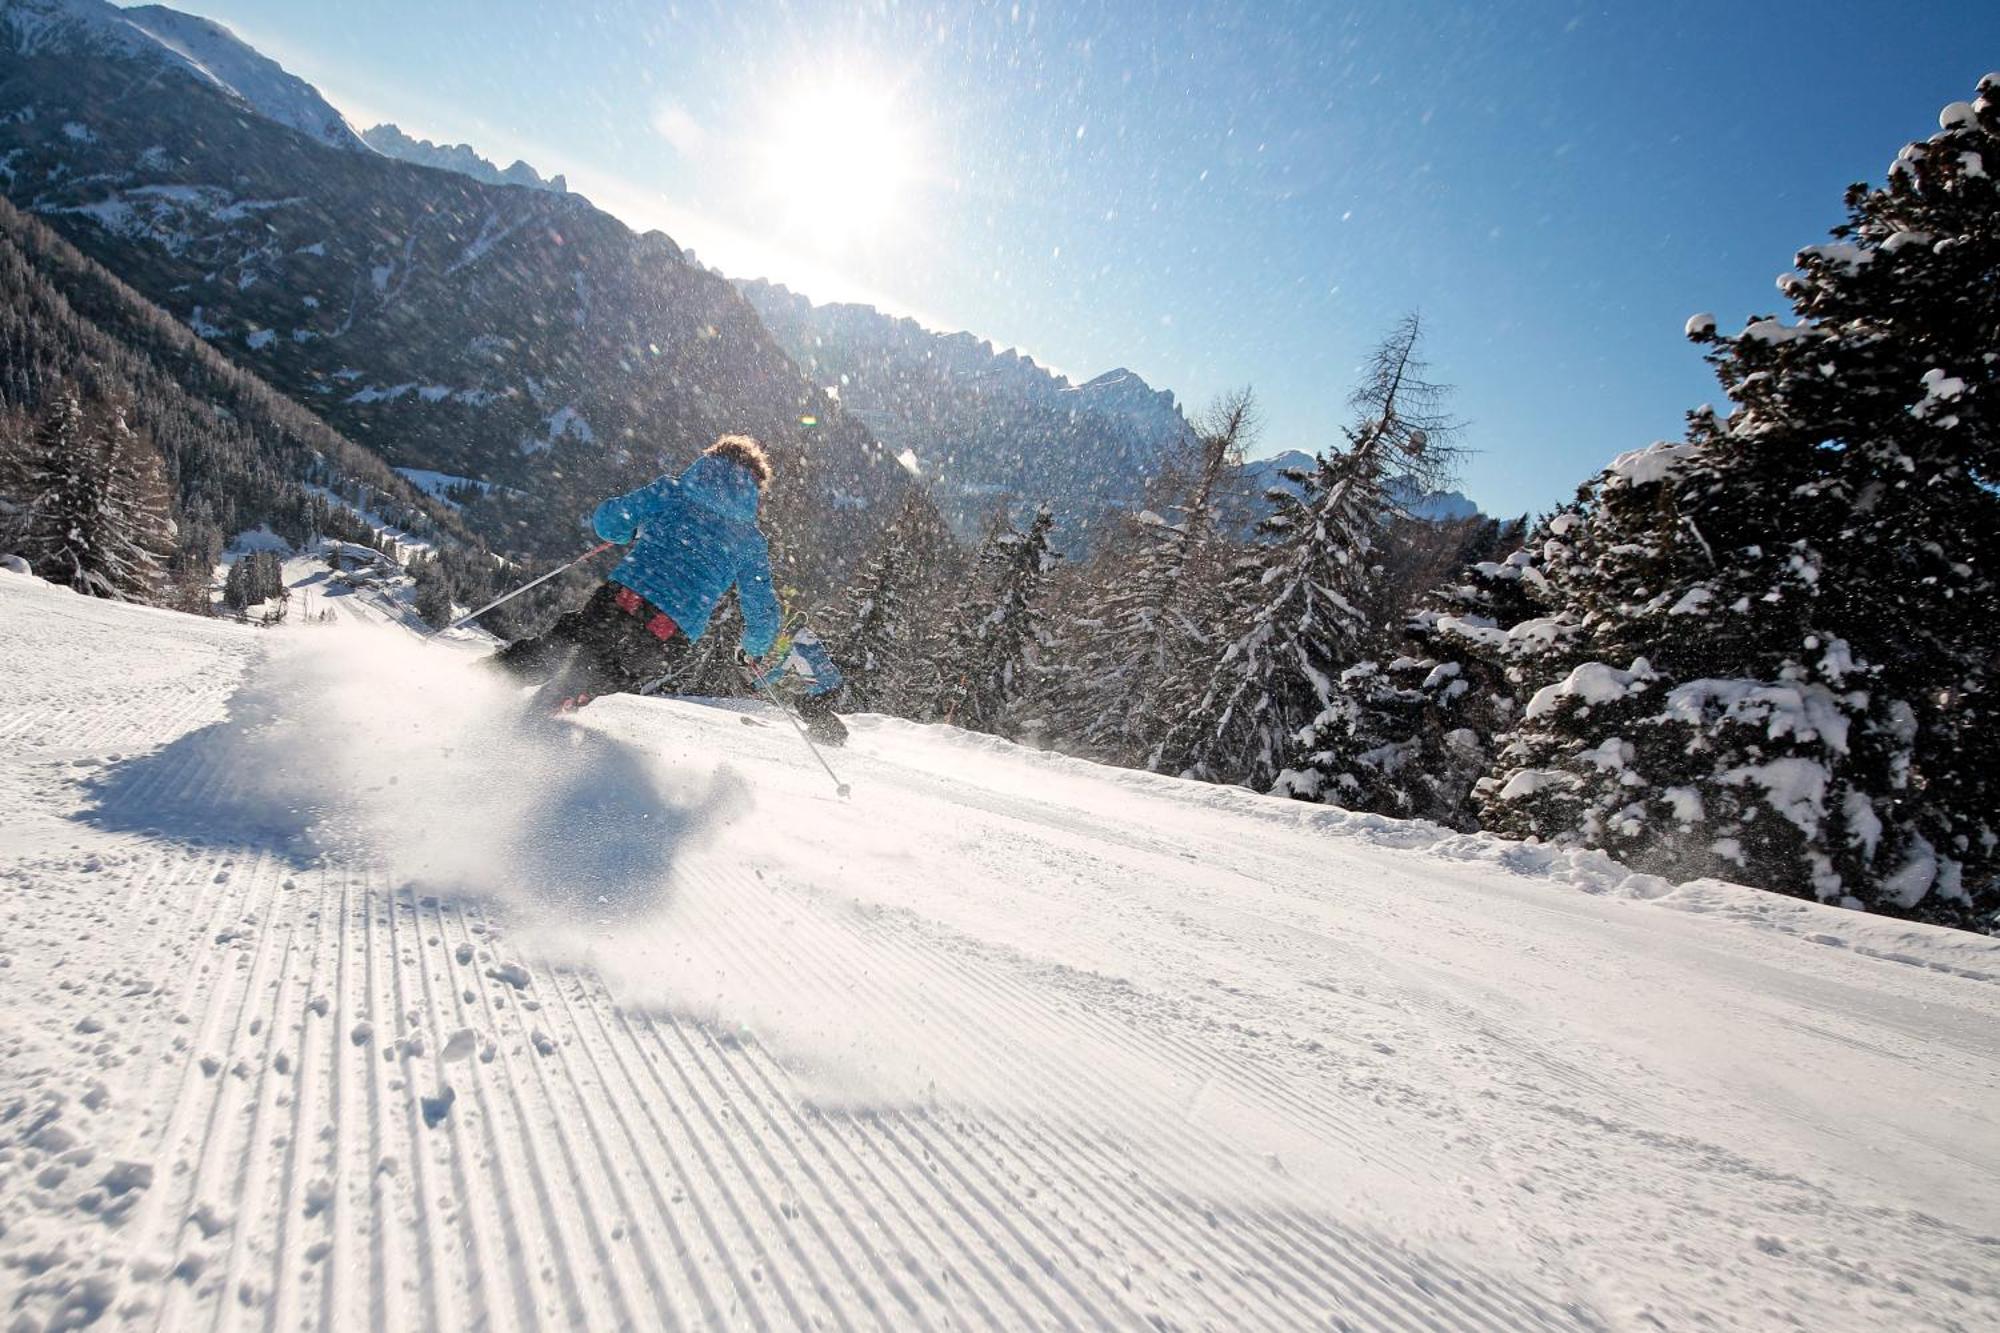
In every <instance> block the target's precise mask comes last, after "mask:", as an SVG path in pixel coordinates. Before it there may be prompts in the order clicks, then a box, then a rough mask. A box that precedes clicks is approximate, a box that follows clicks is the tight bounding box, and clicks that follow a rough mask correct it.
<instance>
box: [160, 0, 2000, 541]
mask: <svg viewBox="0 0 2000 1333" xmlns="http://www.w3.org/2000/svg"><path fill="white" fill-rule="evenodd" d="M180 7H182V8H187V9H190V10H193V11H195V12H198V13H202V14H205V15H208V16H209V17H212V18H216V19H219V20H221V21H222V22H224V23H226V24H228V25H229V26H231V27H232V28H234V29H235V30H236V31H237V32H238V33H239V35H241V36H243V37H244V38H245V39H246V40H249V41H251V42H252V43H253V44H255V45H257V46H258V47H259V48H260V49H262V50H263V51H264V52H265V53H266V54H268V55H271V56H273V57H274V58H276V59H278V60H279V61H281V62H282V63H283V64H285V66H286V67H287V68H289V69H291V70H293V71H294V72H296V73H299V74H301V75H303V76H305V77H307V78H309V79H311V80H312V81H313V82H314V83H316V84H318V85H319V86H320V88H321V89H322V91H323V92H325V93H326V94H327V95H328V96H329V98H331V99H332V100H333V101H334V103H335V104H336V105H338V106H340V107H341V108H342V109H343V110H344V111H346V112H347V113H348V114H349V115H350V117H351V118H352V119H354V120H355V121H356V122H357V125H359V126H363V127H365V126H366V125H368V124H372V123H373V122H374V121H375V120H377V119H389V120H394V121H396V122H397V123H399V124H401V125H402V126H403V127H404V128H405V129H406V130H408V131H410V132H412V133H414V134H418V135H420V136H423V137H428V138H433V139H440V138H442V139H449V140H452V141H460V140H463V141H467V142H470V143H472V144H473V146H474V147H476V148H478V149H480V151H482V152H483V153H485V154H486V155H487V156H489V157H495V158H498V159H499V160H500V161H501V163H502V164H503V165H504V164H505V163H506V162H507V161H509V160H511V159H512V158H514V157H517V156H518V157H524V158H526V159H527V160H528V161H529V162H531V163H533V164H534V165H535V166H536V167H537V168H539V169H540V170H542V171H543V172H544V173H549V172H555V171H561V172H565V173H567V174H568V176H569V179H570V182H571V185H572V187H573V188H576V189H579V190H581V191H583V192H584V193H586V194H588V195H590V196H591V197H592V198H593V199H595V200H596V201H597V202H598V203H599V204H600V205H601V206H604V207H606V208H608V209H610V210H611V211H612V212H614V213H617V214H619V215H620V216H622V217H624V218H625V219H626V220H627V221H629V222H632V223H633V224H635V225H638V226H659V227H662V228H664V229H665V230H667V231H668V232H669V233H670V234H672V235H673V236H674V237H675V239H677V240H679V241H680V242H681V243H682V244H684V245H687V246H690V247H691V248H693V249H694V250H695V251H696V252H697V253H698V254H699V255H700V256H701V257H702V258H703V259H704V260H706V261H708V262H710V263H714V264H717V265H718V266H720V267H722V268H723V269H724V270H725V271H726V272H729V273H730V274H732V275H733V276H745V277H748V276H767V277H770V278H773V279H774V280H778V281H784V282H786V283H788V284H789V285H791V286H793V287H794V288H796V289H798V290H800V291H803V292H805V293H806V294H808V295H810V296H813V297H814V298H815V299H866V300H872V301H874V302H875V303H877V304H880V305H884V306H886V307H888V308H891V309H894V310H896V311H898V312H899V313H908V314H913V315H915V316H917V317H918V318H920V319H922V320H923V321H924V322H926V323H927V324H931V325H933V326H935V327H940V328H947V329H959V328H964V329H970V330H972V331H973V332H975V333H978V334H980V335H981V336H984V337H989V338H992V339H993V340H994V341H995V342H996V343H999V344H1001V345H1015V346H1019V347H1020V348H1022V349H1023V350H1024V351H1026V352H1028V353H1030V354H1032V355H1033V356H1035V357H1036V358H1037V359H1038V360H1041V361H1043V362H1044V363H1046V364H1049V365H1052V366H1054V367H1056V368H1057V369H1059V370H1061V371H1063V372H1065V373H1067V374H1069V375H1070V376H1072V377H1073V378H1076V379H1083V378H1087V377H1089V376H1091V375H1094V374H1097V373H1098V372H1100V371H1103V370H1107V369H1110V368H1112V367H1113V366H1121V365H1122V366H1128V367H1130V368H1132V369H1133V370H1136V371H1138V372H1139V373H1140V374H1141V375H1143V376H1145V377H1146V378H1147V379H1148V380H1150V381H1151V382H1153V383H1154V384H1155V385H1158V386H1160V387H1163V388H1170V389H1172V390H1174V391H1175V392H1176V393H1177V394H1178V395H1180V397H1181V399H1182V401H1183V403H1184V404H1186V405H1188V406H1189V407H1191V408H1193V407H1199V406H1200V405H1201V404H1202V403H1203V402H1204V401H1205V400H1207V399H1208V398H1210V397H1211V396H1213V395H1214V394H1216V393H1217V392H1219V391H1222V390H1224V389H1227V388H1230V387H1232V386H1236V385H1243V384H1248V385H1251V386H1253V387H1254V388H1255V389H1256V390H1257V392H1258V394H1259V396H1260V398H1261V400H1262V402H1263V405H1264V409H1265V417H1266V430H1265V434H1264V439H1263V445H1262V449H1261V452H1272V451H1275V450H1278V449H1283V448H1299V449H1307V450H1311V449H1315V448H1320V447H1323V446H1325V445H1328V444H1332V443H1337V442H1338V440H1339V435H1338V427H1339V424H1340V422H1341V421H1342V420H1343V419H1344V416H1345V407H1344V399H1345V396H1346V393H1347V391H1348V389H1349V387H1350V386H1351V384H1352V382H1353V379H1354V367H1355V366H1356V364H1357V362H1358V361H1359V359H1360V357H1361V355H1362V354H1363V352H1364V351H1365V350H1366V348H1367V346H1368V345H1369V344H1370V343H1371V342H1372V341H1373V340H1374V339H1375V338H1376V337H1377V336H1378V335H1379V334H1380V333H1381V332H1382V330H1383V329H1385V328H1386V327H1387V326H1388V325H1389V324H1390V323H1391V322H1392V321H1393V320H1394V319H1395V317H1396V316H1397V315H1398V314H1399V313H1401V312H1403V311H1405V310H1408V309H1416V310H1419V311H1421V312H1422V313H1423V315H1424V317H1425V320H1426V323H1427V326H1428V330H1429V352H1430V356H1431V359H1432V362H1433V364H1434V369H1435V372H1436V375H1437V377H1438V378H1440V379H1443V380H1445V381H1447V382H1449V383H1451V384H1453V385H1455V386H1456V387H1457V390H1458V393H1457V397H1456V406H1457V410H1458V412H1459V413H1460V415H1461V416H1463V417H1465V418H1466V419H1467V420H1468V422H1469V428H1468V431H1467V434H1466V438H1465V443H1466V444H1467V445H1468V446H1469V447H1471V448H1473V449H1475V450H1477V451H1478V452H1477V453H1476V454H1475V455H1474V456H1473V457H1472V458H1471V460H1470V461H1469V462H1468V464H1467V466H1466V468H1465V475H1464V481H1463V487H1464V489H1465V490H1466V491H1467V492H1468V493H1470V494H1471V495H1472V496H1473V497H1474V498H1475V499H1477V500H1479V501H1480V502H1481V503H1482V504H1483V505H1484V506H1485V507H1486V508H1487V509H1488V510H1490V511H1493V512H1502V513H1507V512H1518V511H1524V510H1529V509H1539V508H1544V507H1546V506H1547V505H1549V504H1551V503H1553V502H1555V501H1557V500H1559V499H1561V498H1563V497H1564V496H1566V495H1567V494H1568V493H1569V491H1570V490H1572V489H1573V488H1574V486H1575V485H1576V483H1577V482H1578V481H1580V480H1582V479H1584V478H1585V477H1586V476H1587V475H1589V474H1590V473H1591V472H1593V471H1594V470H1595V469H1596V468H1598V467H1599V466H1601V465H1602V464H1603V463H1604V462H1605V461H1607V460H1608V459H1609V458H1610V457H1611V456H1613V455H1614V454H1617V453H1621V452H1623V451H1625V450H1627V449H1632V448H1636V447H1640V446H1642V445H1644V444H1646V443H1648V442H1650V441H1651V440H1654V439H1657V438H1660V437H1662V436H1667V435H1674V434H1678V432H1679V430H1680V424H1681V415H1682V413H1683V412H1684V411H1685V410H1686V409H1687V408H1689V407H1692V406H1695V405H1697V404H1699V403H1702V402H1707V401H1711V400H1712V399H1714V398H1715V397H1716V391H1715V387H1714V381H1713V380H1712V379H1711V378H1710V375H1709V372H1708V369H1707V367H1706V366H1705V365H1704V364H1703V363H1702V361H1701V359H1700V357H1699V356H1698V355H1697V354H1696V350H1695V349H1694V348H1693V347H1691V346H1690V345H1689V344H1687V343H1686V341H1685V340H1684V339H1683V338H1682V336H1681V327H1682V324H1683V322H1684V321H1685V319H1686V318H1687V316H1688V315H1690V314H1692V313H1694V312H1696V311H1701V310H1713V311H1715V312H1716V313H1717V314H1718V315H1719V316H1720V317H1721V318H1722V320H1723V322H1724V323H1725V325H1727V324H1728V323H1730V322H1731V321H1734V320H1740V319H1742V318H1743V317H1745V316H1748V315H1750V314H1752V313H1770V312H1773V311H1776V310H1779V309H1781V304H1780V302H1779V299H1778V296H1777V293H1776V290H1775V288H1774V287H1773V285H1772V283H1773V279H1774V278H1775V277H1776V275H1777V274H1778V273H1779V272H1781V271H1782V270H1784V269H1785V268H1786V267H1787V266H1788V263H1789V260H1790V257H1791V255H1792V254H1793V252H1794V251H1795V250H1797V249H1798V248H1799V247H1800V246H1802V245H1806V244H1810V243H1812V242H1813V241H1815V240H1817V239H1820V238H1821V237H1822V235H1823V234H1824V232H1825V231H1826V229H1827V228H1828V227H1829V226H1831V225H1833V224H1834V223H1835V222H1837V221H1838V220H1839V217H1840V198H1841V193H1842V190H1843V189H1844V187H1845V186H1846V184H1847V183H1848V182H1850V181H1853V180H1857V179H1870V180H1878V179H1880V177H1881V173H1882V171H1883V169H1884V168H1885V167H1886V166H1887V164H1888V163H1889V161H1890V160H1891V159H1892V158H1893V157H1894V155H1895V153H1896V150H1897V149H1898V148H1899V147H1900V146H1901V145H1902V144H1903V143H1905V142H1906V141H1908V140H1909V139H1911V138H1915V137H1921V136H1923V135H1925V134H1927V133H1929V132H1931V131H1932V130H1934V129H1935V127H1936V114H1937V111H1938V109H1939V108H1940V107H1942V106H1943V105H1944V104H1945V103H1947V102H1949V101H1953V100H1956V99H1959V98H1965V97H1970V96H1971V95H1972V90H1973V87H1974V84H1975V83H1976V81H1977V80H1978V78H1979V76H1980V75H1981V74H1983V73H1985V72H1986V71H1987V70H1989V69H1994V68H2000V5H1991V4H1978V3H1963V4H1928V5H1922V6H1901V5H1893V4H1882V3H1880V2H1879V0H1876V2H1875V3H1869V4H1828V3H1818V4H1794V3H1756V4H1743V3H1740V0H1739V2H1738V3H1730V4H1721V3H1705V2H1703V0H1689V2H1687V3H1677V4H1672V5H1640V4H1618V5H1614V6H1600V5H1582V6H1580V5H1576V4H1571V3H1535V2H1534V0H1526V2H1524V3H1515V4H1506V5H1502V4H1445V3H1422V2H1421V0H1405V2H1404V3H1388V2H1387V0H1383V2H1381V3H1376V4H1368V5H1356V6H1343V5H1340V4H1332V3H1328V4H1283V3H1266V4H1256V3H1238V4H1200V5H1190V6H1185V7H1183V6H1174V5H1168V4H1147V3H1070V4H1049V5H1034V4H1029V3H1022V4H1019V5H1015V4H1012V3H999V4H957V3H940V4H914V3H910V4H901V5H874V4H870V5H862V6H856V5H853V4H844V5H833V4H815V3H792V4H763V3H757V2H756V0H740V2H738V3H728V2H727V0H724V2H723V3H715V2H713V0H689V2H687V3H671V4H670V3H664V2H663V0H646V2H643V3H642V2H641V0H583V2H582V3H576V4H565V5H560V6H556V5H547V4H543V3H531V2H529V0H437V2H435V3H424V2H423V0H343V3H341V4H338V5H329V4H326V3H324V0H186V2H185V3H183V4H182V5H181V6H180ZM822 163H824V164H831V165H832V166H834V167H842V166H844V168H845V169H843V170H827V169H817V170H816V169H815V167H816V165H817V164H822ZM841 182H847V184H845V185H843V184H842V183H841ZM856 182H859V185H860V186H862V187H867V186H877V187H879V188H877V189H875V190H873V191H872V193H870V192H869V191H867V190H865V189H863V190H860V191H859V192H857V185H856ZM863 194H866V195H868V197H865V198H864V197H860V196H861V195H863ZM834 219H845V221H844V222H838V221H834Z"/></svg>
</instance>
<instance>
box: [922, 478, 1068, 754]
mask: <svg viewBox="0 0 2000 1333" xmlns="http://www.w3.org/2000/svg"><path fill="white" fill-rule="evenodd" d="M1054 526H1055V515H1054V512H1053V511H1052V510H1051V509H1050V507H1049V506H1048V504H1046V503H1044V504H1042V505H1041V506H1040V507H1039V508H1038V509H1036V511H1035V516H1034V518H1033V519H1031V520H1030V521H1029V523H1028V528H1027V531H1025V532H1023V531H1021V530H1019V529H1017V528H1015V527H1013V526H1012V525H1011V524H1008V525H1006V526H1005V527H1004V528H1003V529H1002V530H1001V531H999V532H998V533H996V534H995V536H994V537H993V538H992V539H991V540H989V542H988V543H987V545H986V548H985V551H984V552H982V555H983V556H984V563H988V564H990V565H991V566H993V567H994V568H995V569H996V577H995V578H994V581H993V583H992V585H991V591H990V593H989V594H988V595H987V596H986V597H985V598H983V599H981V600H980V601H968V602H967V603H966V604H965V606H964V607H963V608H962V614H961V616H960V619H959V624H958V631H957V633H956V635H955V636H954V641H953V643H952V646H951V654H950V661H949V664H948V665H947V667H946V670H945V679H946V692H945V695H944V698H943V700H942V701H941V703H942V706H941V708H940V710H939V712H940V714H941V715H942V717H943V718H944V720H945V721H947V722H950V723H953V724H955V725H957V726H961V727H965V728H968V729H970V730H973V731H989V732H994V733H996V734H1000V735H1012V734H1014V730H1015V727H1016V725H1017V723H1018V720H1019V719H1018V717H1017V716H1016V712H1015V706H1016V704H1017V703H1018V702H1019V701H1020V700H1021V699H1022V697H1023V696H1024V695H1025V694H1026V692H1027V691H1028V689H1029V687H1030V685H1031V683H1032V677H1033V674H1034V672H1035V669H1036V667H1037V665H1038V664H1039V662H1040V660H1041V657H1042V654H1043V652H1044V651H1045V650H1046V648H1047V646H1048V628H1047V623H1046V621H1047V615H1046V612H1045V610H1044V608H1043V606H1042V593H1043V590H1044V587H1045V585H1046V583H1047V580H1048V576H1049V573H1050V571H1051V570H1053V569H1054V568H1055V564H1056V561H1057V559H1058V558H1059V557H1058V556H1057V555H1056V553H1055V552H1054V551H1052V550H1050V549H1049V530H1050V529H1051V528H1052V527H1054Z"/></svg>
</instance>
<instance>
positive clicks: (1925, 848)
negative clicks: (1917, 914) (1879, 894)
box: [1882, 834, 1938, 907]
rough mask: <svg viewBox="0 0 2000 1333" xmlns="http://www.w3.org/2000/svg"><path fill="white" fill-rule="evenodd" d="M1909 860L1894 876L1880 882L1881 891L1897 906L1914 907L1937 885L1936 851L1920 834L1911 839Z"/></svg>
mask: <svg viewBox="0 0 2000 1333" xmlns="http://www.w3.org/2000/svg"><path fill="white" fill-rule="evenodd" d="M1911 844H1912V846H1911V849H1910V859H1909V860H1907V861H1905V862H1904V863H1903V865H1902V868H1901V869H1899V870H1897V871H1896V873H1895V874H1893V875H1891V876H1889V878H1887V879H1885V880H1883V881H1882V890H1883V892H1885V893H1887V894H1888V895H1889V896H1890V897H1892V898H1894V899H1895V900H1896V902H1897V904H1898V905H1899V906H1902V907H1915V906H1916V905H1917V904H1918V903H1920V902H1922V901H1923V900H1924V895H1925V894H1927V893H1929V892H1930V891H1931V885H1933V884H1935V883H1937V878H1938V858H1937V850H1936V849H1935V848H1934V847H1932V846H1931V844H1930V842H1929V841H1928V840H1927V839H1926V838H1924V836H1923V835H1922V834H1918V835H1917V836H1916V837H1915V838H1913V839H1911Z"/></svg>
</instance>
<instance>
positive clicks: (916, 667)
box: [828, 486, 956, 716]
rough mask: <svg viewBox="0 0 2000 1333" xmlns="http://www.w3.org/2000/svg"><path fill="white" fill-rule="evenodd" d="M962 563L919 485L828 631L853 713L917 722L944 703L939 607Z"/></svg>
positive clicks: (863, 569)
mask: <svg viewBox="0 0 2000 1333" xmlns="http://www.w3.org/2000/svg"><path fill="white" fill-rule="evenodd" d="M955 557H956V549H955V546H954V543H953V541H952V538H951V533H950V531H949V529H947V528H946V526H945V523H944V519H943V516H942V515H940V514H939V513H938V511H937V506H936V504H935V503H934V502H933V501H932V499H931V497H930V494H929V492H928V491H926V490H924V489H923V488H921V487H914V486H913V487H911V489H910V491H909V493H908V494H907V495H906V496H905V497H904V500H903V506H902V508H901V509H900V510H898V511H897V514H896V517H895V519H894V520H893V521H892V522H891V523H890V524H889V526H888V527H887V528H886V529H884V531H883V533H882V537H881V539H880V540H879V541H878V543H877V545H876V547H875V550H874V551H873V552H872V553H871V554H870V555H869V557H868V559H867V560H866V561H864V562H863V564H862V566H861V568H860V570H859V571H858V572H857V573H856V575H855V578H854V580H853V582H852V583H851V584H850V585H849V587H848V590H847V594H846V596H845V598H844V599H843V601H842V604H841V606H840V608H839V610H838V611H837V613H836V614H835V616H834V618H833V620H832V622H831V623H830V625H829V626H828V629H829V631H830V637H829V640H828V642H829V649H830V651H831V652H832V653H833V656H834V660H835V661H836V662H837V663H838V664H839V666H840V668H841V671H842V673H843V675H844V676H845V678H846V702H847V703H848V705H849V706H850V707H852V708H855V709H860V710H864V711H872V712H883V713H896V714H902V715H905V716H917V715H921V714H922V713H923V712H924V710H925V709H926V708H927V707H928V706H929V704H930V703H931V702H932V701H933V700H934V699H935V698H936V697H937V694H938V684H937V677H936V664H935V654H936V648H937V641H938V639H939V637H940V635H941V633H942V628H943V626H942V618H941V616H940V614H939V612H938V605H939V602H940V599H941V594H942V589H943V586H944V582H945V580H946V579H947V578H948V577H949V574H950V571H951V569H952V568H953V567H954V566H955V564H956V559H955Z"/></svg>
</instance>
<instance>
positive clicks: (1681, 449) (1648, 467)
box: [1605, 440, 1695, 486]
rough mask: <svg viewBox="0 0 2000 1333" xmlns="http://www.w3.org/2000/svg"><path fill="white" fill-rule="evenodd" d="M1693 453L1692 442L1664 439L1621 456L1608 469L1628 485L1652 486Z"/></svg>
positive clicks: (1674, 471) (1675, 469) (1677, 469)
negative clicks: (1676, 441)
mask: <svg viewBox="0 0 2000 1333" xmlns="http://www.w3.org/2000/svg"><path fill="white" fill-rule="evenodd" d="M1694 454H1695V446H1694V445H1692V444H1686V443H1679V444H1677V443H1675V442H1673V441H1671V440H1661V441H1659V442H1658V443H1657V444H1653V445H1651V446H1649V447H1647V448H1644V449H1634V450H1632V451H1631V452H1630V453H1623V454H1620V455H1618V457H1616V458H1614V459H1612V460H1611V466H1610V467H1608V468H1606V469H1605V471H1606V472H1607V473H1609V474H1610V475H1611V476H1613V477H1618V478H1622V479H1623V480H1624V482H1625V484H1626V485H1628V486H1650V485H1652V484H1653V483H1654V482H1659V481H1665V480H1666V479H1667V478H1669V477H1671V476H1674V475H1675V474H1676V473H1678V472H1679V471H1680V469H1681V466H1682V465H1683V464H1684V463H1686V462H1687V461H1688V459H1690V458H1692V457H1694Z"/></svg>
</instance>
